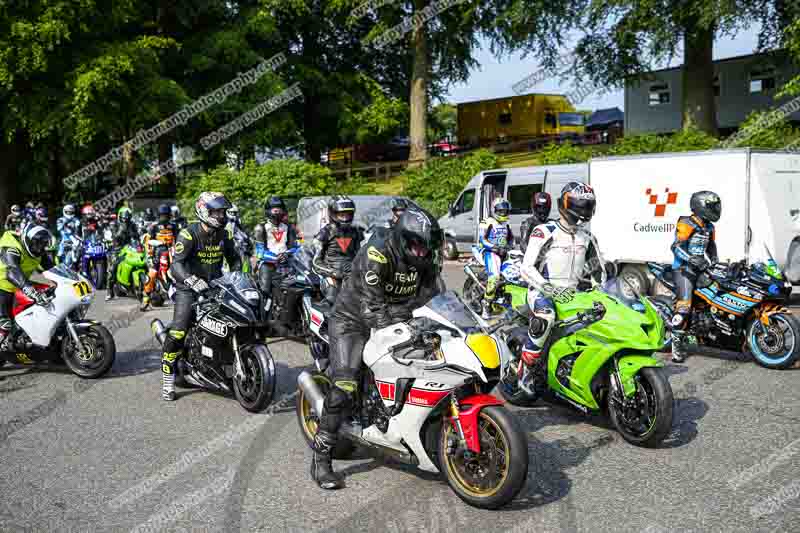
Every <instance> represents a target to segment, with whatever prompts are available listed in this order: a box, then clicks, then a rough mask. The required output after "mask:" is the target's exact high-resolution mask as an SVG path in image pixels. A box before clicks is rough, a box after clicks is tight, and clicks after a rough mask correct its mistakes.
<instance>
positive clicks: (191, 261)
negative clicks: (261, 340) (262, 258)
mask: <svg viewBox="0 0 800 533" xmlns="http://www.w3.org/2000/svg"><path fill="white" fill-rule="evenodd" d="M223 261H227V263H228V268H229V269H230V271H231V272H233V271H237V270H241V268H242V264H241V259H240V258H239V254H237V253H236V249H235V248H234V246H233V241H232V240H230V239H229V238H228V232H227V231H226V230H225V228H224V227H222V228H219V229H216V230H215V229H211V230H210V231H206V230H205V229H203V226H202V225H201V224H200V223H199V222H195V223H193V224H189V226H188V227H186V228H184V229H182V230H181V231H180V232H179V233H178V238H177V241H176V243H175V255H174V257H173V262H172V266H171V267H170V275H171V276H172V278H173V279H174V280H175V282H176V288H177V291H176V293H175V310H174V311H173V316H172V323H171V324H170V328H169V332H168V334H167V338H166V339H165V340H164V354H163V356H162V360H161V363H162V365H161V370H162V372H163V373H164V375H165V379H170V380H171V381H172V382H174V378H175V364H176V361H177V359H178V357H180V356H181V354H182V353H183V343H184V340H185V337H186V330H187V329H188V328H189V323H190V321H191V320H192V305H193V304H194V303H195V302H196V301H197V297H198V296H197V294H196V293H195V292H194V291H193V290H192V289H191V288H190V286H189V285H188V284H187V283H186V281H187V280H190V278H192V277H193V276H196V277H197V278H200V279H203V280H205V281H206V282H208V283H210V282H211V281H212V280H215V279H217V278H219V277H221V276H222V262H223ZM192 279H193V278H192Z"/></svg>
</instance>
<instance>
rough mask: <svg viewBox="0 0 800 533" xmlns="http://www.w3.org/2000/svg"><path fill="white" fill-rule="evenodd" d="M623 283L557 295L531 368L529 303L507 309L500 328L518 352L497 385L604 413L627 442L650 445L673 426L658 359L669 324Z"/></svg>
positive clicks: (528, 399)
mask: <svg viewBox="0 0 800 533" xmlns="http://www.w3.org/2000/svg"><path fill="white" fill-rule="evenodd" d="M620 283H623V281H622V280H620V278H616V279H612V280H609V281H608V282H606V283H605V284H603V285H602V286H601V285H597V286H596V287H595V288H594V289H593V290H591V291H588V292H573V291H562V292H561V293H560V294H558V295H557V296H556V297H555V298H554V301H555V303H556V322H555V324H554V325H553V329H552V330H551V334H550V336H549V337H548V340H547V343H546V344H545V347H544V349H543V350H542V354H545V355H543V356H542V357H540V358H538V359H533V361H532V363H531V364H530V365H526V364H525V363H524V362H523V358H522V355H523V353H522V352H523V348H524V345H525V341H526V340H527V338H528V316H529V311H528V308H527V307H522V308H517V309H516V310H514V311H511V312H509V318H510V319H511V320H510V321H509V322H507V326H502V327H501V328H497V329H498V333H499V334H500V335H501V338H503V339H504V340H505V341H506V343H507V344H508V347H509V348H510V351H511V353H512V354H513V355H512V357H511V359H510V360H509V361H504V362H503V375H502V381H501V382H500V385H499V387H498V388H499V389H500V392H501V394H502V395H503V397H504V398H505V399H506V400H508V401H509V402H511V403H513V404H514V405H520V406H530V405H532V404H533V403H534V402H535V401H536V400H538V399H539V398H541V397H546V396H549V397H551V398H552V397H555V398H557V399H560V400H563V401H566V402H567V403H569V404H571V405H572V406H574V407H575V408H577V409H579V410H580V411H582V412H583V413H586V414H589V413H598V412H603V413H605V412H606V411H607V414H608V416H610V418H611V422H612V423H613V424H614V427H615V428H616V429H617V430H618V431H619V432H620V433H621V434H622V436H623V438H624V439H625V440H627V441H628V442H630V443H632V444H636V445H637V446H648V447H653V446H657V445H658V444H659V443H660V442H661V441H662V440H663V439H664V438H665V437H666V436H667V434H668V433H669V432H670V429H671V427H672V388H671V387H670V384H669V381H668V380H667V378H666V376H665V375H664V371H663V370H662V367H663V366H664V364H663V363H662V362H661V361H659V360H658V359H656V358H655V357H653V353H654V352H656V351H658V350H660V349H661V348H662V347H663V344H664V330H665V326H664V322H663V321H662V320H661V318H660V317H659V314H658V311H657V310H656V309H655V307H653V306H652V304H650V303H649V302H648V301H647V300H646V299H644V298H640V299H629V298H625V296H624V295H623V293H622V291H621V290H620V287H619V284H620ZM492 329H495V328H492ZM529 359H531V357H529Z"/></svg>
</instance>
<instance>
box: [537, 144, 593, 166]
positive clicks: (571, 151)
mask: <svg viewBox="0 0 800 533" xmlns="http://www.w3.org/2000/svg"><path fill="white" fill-rule="evenodd" d="M536 155H537V159H538V160H539V164H541V165H563V164H567V163H585V162H586V161H588V160H589V158H590V157H591V156H592V151H591V150H587V149H584V148H581V147H579V146H575V145H574V144H572V143H569V142H565V143H562V144H554V143H550V144H548V145H547V146H545V147H544V148H543V149H542V151H541V152H539V153H538V154H536Z"/></svg>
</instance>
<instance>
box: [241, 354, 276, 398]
mask: <svg viewBox="0 0 800 533" xmlns="http://www.w3.org/2000/svg"><path fill="white" fill-rule="evenodd" d="M239 353H240V355H241V357H242V370H243V371H244V380H242V381H240V380H239V379H237V378H236V377H234V378H233V394H234V396H236V400H237V401H238V402H239V405H241V406H242V407H244V408H245V409H246V410H248V411H250V412H251V413H260V412H261V411H263V410H264V408H265V407H266V406H267V405H269V403H270V402H271V401H272V397H273V396H274V395H275V382H276V381H277V380H276V379H275V361H274V360H273V359H272V354H271V353H270V352H269V348H267V346H266V345H264V344H248V345H246V346H243V347H242V348H241V349H240V350H239Z"/></svg>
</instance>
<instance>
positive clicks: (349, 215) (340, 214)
mask: <svg viewBox="0 0 800 533" xmlns="http://www.w3.org/2000/svg"><path fill="white" fill-rule="evenodd" d="M354 217H355V211H349V210H348V211H337V212H335V213H334V214H333V219H334V220H335V221H336V222H339V223H340V224H350V223H351V222H353V218H354Z"/></svg>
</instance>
